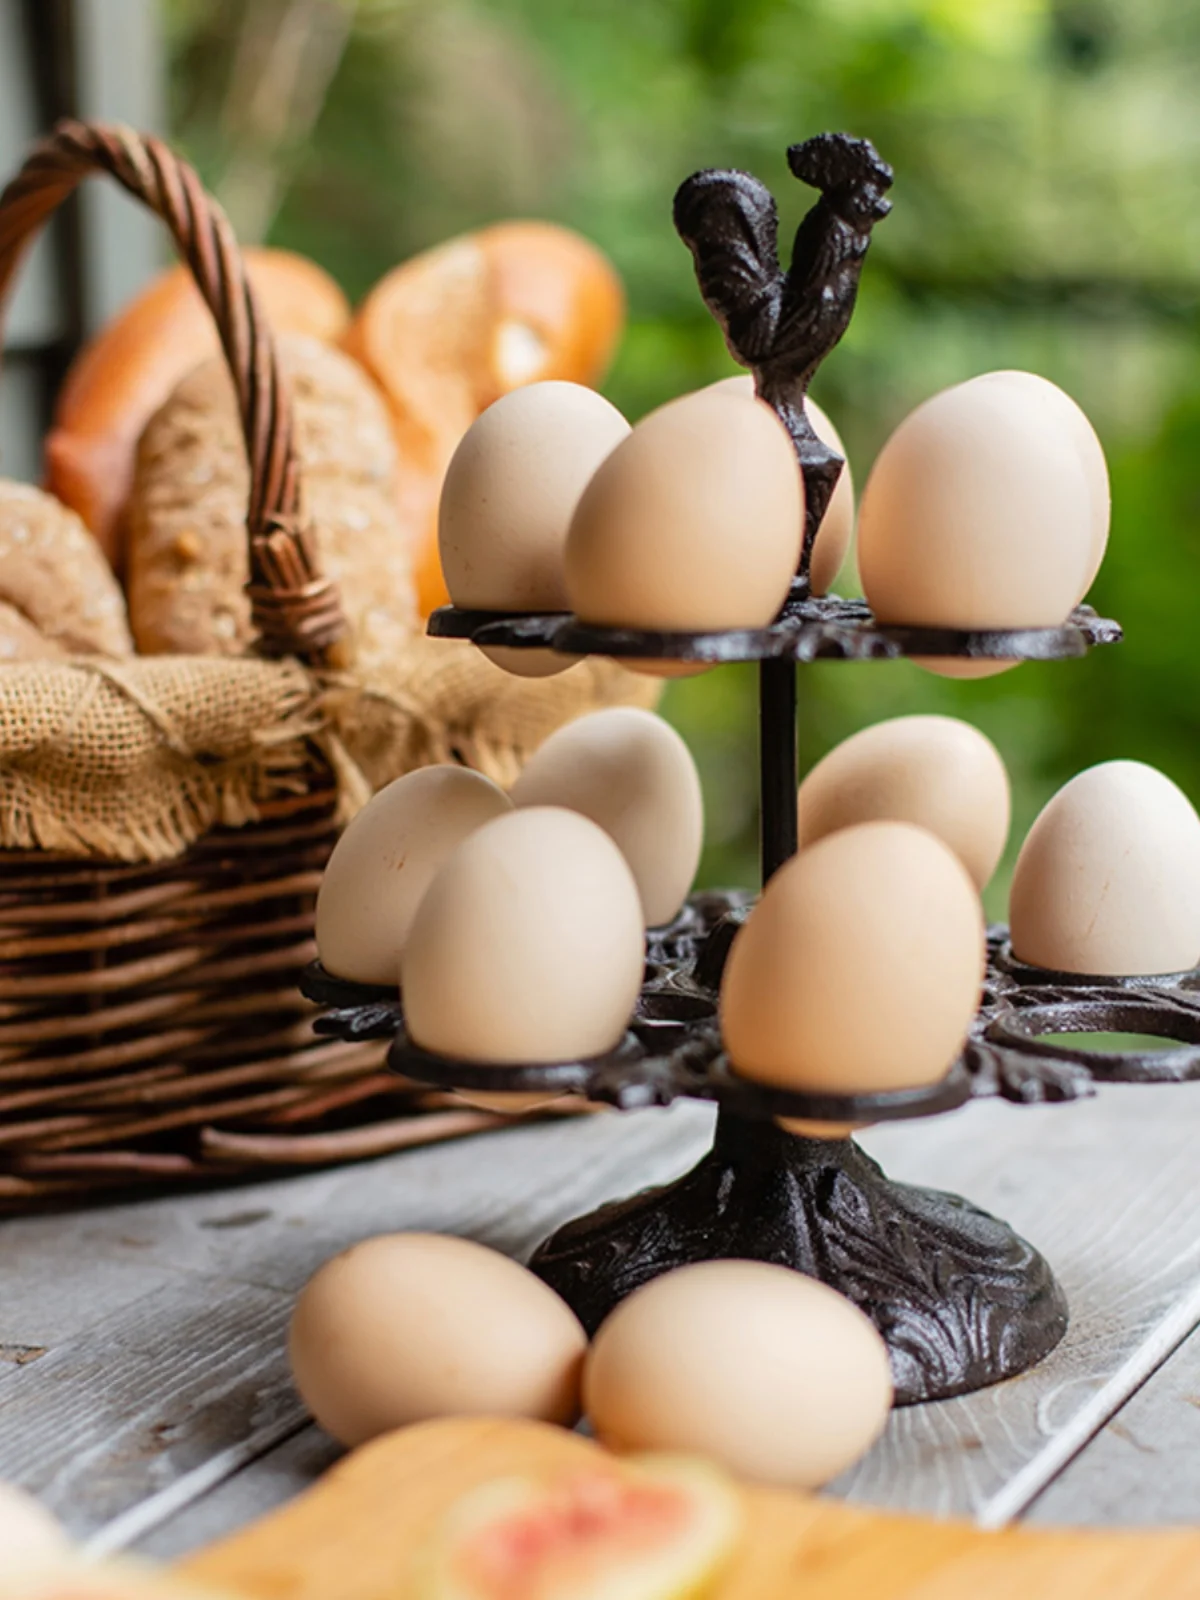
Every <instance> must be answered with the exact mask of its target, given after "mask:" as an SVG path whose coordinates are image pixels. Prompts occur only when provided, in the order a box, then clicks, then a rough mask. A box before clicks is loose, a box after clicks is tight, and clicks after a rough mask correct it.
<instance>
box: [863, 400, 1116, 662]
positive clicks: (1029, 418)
mask: <svg viewBox="0 0 1200 1600" xmlns="http://www.w3.org/2000/svg"><path fill="white" fill-rule="evenodd" d="M1094 543H1095V539H1094V516H1093V503H1092V490H1091V487H1090V485H1089V481H1088V475H1087V473H1086V472H1085V469H1084V465H1083V460H1082V457H1081V455H1080V452H1079V449H1078V447H1077V445H1076V443H1075V442H1074V440H1073V438H1072V436H1071V435H1070V433H1069V432H1068V431H1067V430H1066V428H1064V427H1063V426H1061V425H1058V426H1055V425H1053V423H1052V419H1051V418H1050V416H1049V413H1048V410H1047V407H1046V405H1045V404H1044V403H1043V402H1042V401H1041V400H1039V399H1037V398H1035V397H1032V396H1031V395H1030V394H1029V393H1028V392H1027V389H1026V387H1025V386H1022V385H1020V384H1015V383H1006V382H1000V381H987V382H985V381H982V380H980V379H973V380H971V381H970V382H969V383H962V384H959V385H957V386H956V387H954V388H952V389H945V390H943V391H942V393H940V394H936V395H934V396H933V398H932V399H930V400H926V401H925V403H924V404H923V405H920V406H918V407H917V409H916V410H915V411H913V412H911V413H910V414H909V415H908V416H907V417H906V418H905V419H904V421H903V422H902V423H901V424H900V426H899V427H898V428H897V429H896V430H895V432H894V433H893V434H892V435H891V437H890V438H889V439H888V440H887V442H886V443H885V445H884V447H883V449H882V450H881V451H880V453H879V456H878V459H877V460H876V462H875V465H874V467H873V468H872V470H871V475H870V477H869V478H868V480H867V486H866V489H865V490H864V492H863V497H862V505H861V508H860V511H859V521H858V563H859V571H860V574H861V576H862V583H863V589H864V591H865V593H866V596H867V599H868V601H869V602H870V604H871V608H872V610H873V611H874V613H875V615H876V617H877V618H878V619H879V621H880V622H883V623H895V624H905V625H909V626H919V627H934V628H954V629H967V630H971V629H976V630H984V629H1019V628H1049V627H1057V626H1059V625H1061V624H1062V623H1063V622H1064V621H1065V620H1066V618H1067V617H1068V616H1069V615H1070V613H1071V611H1072V610H1073V608H1074V607H1075V605H1076V603H1077V602H1078V600H1079V597H1080V595H1081V594H1082V592H1083V589H1084V587H1085V586H1086V583H1087V581H1088V572H1089V570H1090V567H1091V562H1092V557H1093V550H1094ZM1012 664H1013V663H1012V662H1011V661H955V660H952V659H938V658H935V657H930V658H927V659H925V660H923V661H922V665H924V666H927V667H929V668H930V669H931V670H932V671H935V672H939V673H942V674H944V675H946V676H952V677H983V676H987V675H989V674H990V673H993V672H999V671H1003V670H1004V669H1005V667H1006V666H1010V665H1012Z"/></svg>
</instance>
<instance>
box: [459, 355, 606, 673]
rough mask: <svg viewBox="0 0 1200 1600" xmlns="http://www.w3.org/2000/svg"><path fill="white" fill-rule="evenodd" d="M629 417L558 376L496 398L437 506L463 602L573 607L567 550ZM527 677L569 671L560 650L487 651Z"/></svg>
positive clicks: (489, 606)
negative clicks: (584, 500) (573, 526)
mask: <svg viewBox="0 0 1200 1600" xmlns="http://www.w3.org/2000/svg"><path fill="white" fill-rule="evenodd" d="M628 434H629V424H628V422H626V420H625V418H624V417H623V416H622V415H621V413H620V412H619V411H618V410H617V409H616V407H615V406H613V405H611V404H610V403H609V402H608V401H607V400H605V399H604V397H603V396H602V395H599V394H597V393H596V392H595V391H594V390H592V389H587V388H585V387H584V386H583V385H582V384H578V383H566V382H562V381H558V380H552V381H548V382H545V383H531V384H527V385H526V386H525V387H523V388H519V389H514V390H513V391H512V392H511V393H510V394H506V395H503V396H502V397H501V398H500V399H499V400H497V401H495V402H494V403H493V404H492V405H490V406H489V407H488V408H487V410H486V411H484V412H483V413H482V414H481V415H480V416H479V417H478V418H477V419H476V421H475V422H474V423H472V425H471V427H470V428H468V430H467V432H466V434H465V435H464V437H463V439H462V441H461V442H460V444H459V446H458V448H457V450H456V451H455V452H454V455H453V457H452V459H451V461H450V465H449V467H448V469H447V471H446V478H445V482H444V483H443V486H442V495H441V502H440V505H439V509H438V547H439V551H440V554H441V562H442V571H443V573H444V574H445V578H446V587H447V589H448V591H449V594H450V598H451V599H452V600H453V602H454V604H455V605H456V606H460V607H462V608H463V609H464V610H475V611H532V612H538V611H565V610H566V609H567V604H568V602H567V592H566V587H565V580H564V576H563V549H564V546H565V543H566V538H567V530H568V528H569V526H570V523H571V518H572V516H573V514H574V511H575V507H576V505H577V504H578V502H579V497H580V495H581V494H582V493H583V491H584V489H585V487H586V486H587V484H588V482H589V480H590V479H591V477H592V474H593V473H594V472H595V470H596V468H597V467H598V466H599V465H600V463H601V462H602V461H603V460H604V459H605V457H606V456H608V455H609V454H610V453H611V452H612V451H613V450H614V449H615V447H616V446H617V445H618V444H620V442H621V441H622V440H623V439H625V438H626V437H628ZM484 653H485V655H487V656H488V657H489V659H490V660H492V661H494V662H495V664H496V665H497V666H500V667H503V668H504V669H505V670H506V671H508V672H513V673H516V674H517V675H518V676H521V677H546V676H549V675H551V674H553V673H556V672H563V671H565V670H566V668H567V667H569V666H571V665H572V661H573V658H572V657H571V656H567V655H561V654H559V653H557V652H556V651H552V650H518V649H511V648H509V649H506V648H496V649H493V648H488V649H485V651H484Z"/></svg>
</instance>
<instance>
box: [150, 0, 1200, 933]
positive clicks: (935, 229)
mask: <svg viewBox="0 0 1200 1600" xmlns="http://www.w3.org/2000/svg"><path fill="white" fill-rule="evenodd" d="M168 15H169V20H170V24H171V34H170V36H171V40H172V69H173V86H174V109H175V131H176V134H177V136H178V137H179V138H180V139H181V140H182V142H183V144H184V146H185V147H186V148H187V149H188V150H189V151H190V152H191V154H192V155H193V157H194V158H195V159H196V160H197V161H198V162H199V164H200V166H201V167H202V169H203V170H204V172H205V174H206V176H207V177H208V178H209V179H210V181H214V182H216V183H217V184H218V185H220V183H221V181H222V178H223V176H225V175H227V174H228V172H229V170H230V168H231V166H232V165H233V164H235V163H236V162H237V161H238V160H241V161H242V162H243V163H244V162H245V160H246V159H247V155H248V154H249V155H250V156H252V155H253V141H254V138H255V137H259V138H261V139H262V141H263V149H262V153H261V160H262V162H263V164H264V165H269V166H270V167H271V169H272V173H273V183H274V188H273V190H272V194H273V196H274V200H275V202H276V203H273V204H272V205H271V206H270V207H269V208H268V210H269V217H268V219H267V220H269V236H270V238H271V239H272V240H273V241H274V242H277V243H279V244H283V245H288V246H291V247H293V248H297V249H300V250H303V251H306V252H308V253H309V254H311V255H313V256H314V257H315V258H317V259H318V260H320V261H321V262H323V263H324V264H325V265H326V266H327V267H329V268H330V269H331V270H332V271H333V272H334V273H335V274H336V275H337V276H338V277H339V278H340V279H341V281H342V282H343V283H344V285H345V286H346V288H347V289H348V290H349V291H350V293H351V294H352V295H357V294H360V293H361V292H363V291H364V290H365V289H367V288H368V287H369V286H370V285H371V283H373V282H374V280H375V279H376V278H377V277H378V276H379V275H380V274H381V273H382V272H384V271H386V270H387V269H388V268H389V267H390V266H392V265H393V264H394V263H395V262H396V261H397V260H399V259H401V258H403V257H405V256H407V255H409V254H411V253H412V252H414V251H416V250H419V249H421V248H423V247H425V246H427V245H430V244H432V243H435V242H437V241H438V240H440V239H442V238H444V237H446V236H448V235H450V234H453V233H456V232H459V231H461V230H464V229H469V228H473V227H476V226H478V225H479V224H481V223H483V222H486V221H489V220H492V219H495V218H498V217H504V216H512V215H537V216H545V217H551V218H555V219H558V220H560V221H563V222H566V223H568V224H570V225H573V226H574V227H577V228H579V229H581V230H582V231H583V232H584V233H586V234H588V235H589V236H590V237H591V238H593V239H594V240H596V241H597V242H598V243H599V244H600V245H601V246H603V247H604V249H606V250H607V251H608V252H609V254H610V255H611V256H612V258H613V259H614V261H615V262H616V263H617V265H618V267H619V268H620V270H621V272H622V273H623V275H624V278H625V281H626V284H627V286H628V291H629V298H630V326H629V331H628V336H627V338H626V341H625V344H624V348H623V350H622V352H621V355H620V358H619V360H618V363H617V366H616V369H615V371H614V372H613V373H612V375H611V378H610V381H609V383H608V385H607V389H608V392H609V394H610V395H611V397H612V398H613V399H614V400H615V402H616V403H617V404H618V405H619V406H621V407H622V409H624V410H625V411H626V413H627V414H629V415H630V416H632V417H636V416H637V415H640V414H641V413H642V412H644V411H645V410H646V409H648V408H649V407H651V406H653V405H655V404H657V403H658V402H660V401H662V400H664V399H666V398H668V397H669V396H671V395H674V394H676V393H678V392H680V391H682V390H685V389H688V388H691V387H695V386H697V385H699V384H701V383H704V382H706V381H708V380H709V379H711V378H715V377H718V376H720V375H722V374H723V373H725V372H726V371H728V370H730V362H729V358H728V357H727V356H726V354H725V352H724V348H723V345H722V342H721V339H720V337H719V335H718V333H717V331H716V329H715V328H714V327H713V325H712V324H711V323H710V321H709V319H708V317H707V314H706V313H705V311H704V310H703V307H702V306H701V304H700V301H699V299H698V296H697V294H696V290H695V286H694V282H693V278H692V272H691V265H690V262H689V258H688V255H687V252H686V251H685V250H684V249H683V247H682V246H681V245H680V243H679V242H678V240H677V239H676V237H675V235H674V233H673V231H672V228H671V221H670V204H671V196H672V193H673V191H674V188H675V186H676V184H677V183H678V182H679V180H680V179H681V178H682V177H684V176H685V175H686V174H687V173H689V172H690V171H692V170H693V169H695V168H697V167H700V166H712V165H722V166H726V165H734V166H743V167H747V168H749V169H751V170H753V171H754V172H756V173H757V174H758V175H759V176H760V177H762V178H763V179H764V180H765V181H766V182H768V183H769V184H770V185H771V187H772V188H773V189H774V190H775V192H776V194H777V195H778V197H779V201H780V209H781V216H782V222H783V225H784V227H783V236H784V237H786V236H787V234H788V232H789V231H790V228H791V227H793V226H794V224H795V223H796V221H798V219H799V217H800V215H801V214H802V212H803V210H804V209H805V206H806V203H807V199H808V198H810V196H809V195H808V194H807V192H805V191H802V190H801V189H800V187H799V186H798V185H797V184H796V183H795V182H794V180H792V179H791V178H790V177H789V176H788V173H787V168H786V164H785V161H784V151H785V149H786V146H787V145H788V144H789V143H791V142H793V141H795V140H797V139H800V138H803V137H806V136H807V135H808V134H810V133H813V132H816V131H818V130H820V129H822V128H845V129H848V130H850V131H852V132H855V133H858V134H863V135H866V136H868V137H870V138H872V139H873V140H874V141H875V143H876V144H877V146H878V147H879V149H880V151H881V152H882V154H883V155H884V156H885V157H886V158H887V159H888V160H890V161H891V162H892V163H893V165H894V166H895V168H896V172H897V181H896V187H895V190H894V200H895V211H894V213H893V215H892V216H891V217H890V218H889V219H888V220H887V222H886V223H884V224H883V225H882V226H881V227H880V228H879V230H878V231H877V234H876V239H875V243H874V245H873V247H872V251H871V255H870V257H869V259H868V263H867V268H866V272H865V275H864V279H863V288H862V294H861V298H860V303H859V310H858V313H857V315H856V318H855V321H854V324H853V327H852V329H851V331H850V333H849V334H848V336H847V338H846V340H845V341H844V343H843V345H842V346H841V347H840V348H839V350H838V351H837V352H836V354H835V355H834V356H833V358H832V359H831V360H830V361H829V362H828V364H827V368H826V369H823V370H822V372H821V374H820V375H819V378H818V381H817V384H816V386H815V391H814V392H815V395H816V398H817V399H819V400H820V402H821V403H822V405H823V406H825V408H826V409H827V410H828V411H829V412H830V413H831V415H832V416H833V418H834V420H835V421H836V423H837V424H838V427H839V428H840V430H841V431H842V434H843V436H844V438H845V439H846V442H847V446H848V450H849V455H850V459H851V463H852V466H853V469H854V473H855V477H856V479H857V480H858V481H859V482H860V483H861V482H862V481H863V479H864V478H865V475H866V472H867V470H868V468H869V466H870V462H871V459H872V457H873V455H874V453H875V452H876V450H877V449H878V447H879V445H880V443H881V442H882V440H883V439H884V438H885V437H886V435H887V433H888V432H889V431H890V429H891V428H892V427H894V426H895V424H896V422H897V421H899V419H900V418H901V416H903V415H904V413H905V412H906V411H907V410H909V409H910V408H911V407H912V406H913V405H914V404H916V403H917V402H918V401H919V400H921V399H923V398H924V397H925V396H926V395H928V394H930V393H932V392H933V391H935V390H936V389H938V388H940V387H942V386H944V385H946V384H947V383H951V382H954V381H957V380H959V379H961V378H964V377H967V376H970V375H971V374H973V373H976V372H980V371H985V370H987V369H989V368H995V367H1027V368H1030V369H1032V370H1035V371H1038V372H1041V373H1043V374H1045V375H1046V376H1047V377H1050V378H1052V379H1054V380H1055V381H1056V382H1059V383H1061V384H1062V385H1063V386H1064V387H1065V388H1066V389H1068V390H1069V391H1070V392H1071V393H1072V394H1073V395H1075V396H1076V398H1077V399H1079V400H1080V402H1081V403H1082V404H1083V405H1084V407H1085V409H1086V410H1087V411H1088V412H1089V414H1090V415H1091V416H1092V418H1093V420H1094V421H1095V423H1096V425H1097V427H1098V429H1099V431H1100V434H1101V437H1102V438H1103V440H1104V443H1105V446H1106V449H1107V452H1108V457H1109V462H1110V466H1111V470H1112V478H1113V489H1114V501H1115V507H1114V519H1113V534H1112V541H1111V544H1110V551H1109V555H1108V559H1107V562H1106V564H1105V568H1104V570H1103V572H1102V573H1101V576H1100V578H1099V580H1098V581H1097V584H1096V586H1095V589H1094V591H1093V595H1092V597H1091V598H1092V599H1093V602H1094V603H1095V604H1096V605H1097V606H1098V607H1099V608H1100V609H1101V610H1102V611H1104V612H1107V613H1109V614H1114V615H1117V616H1119V617H1120V618H1121V619H1122V621H1123V622H1124V623H1125V626H1126V631H1127V643H1126V644H1125V645H1124V646H1123V647H1121V648H1119V649H1114V650H1108V651H1100V652H1096V653H1095V654H1094V655H1093V656H1092V657H1090V658H1089V659H1087V660H1085V661H1083V662H1077V663H1065V664H1058V665H1053V666H1032V665H1027V666H1023V667H1021V668H1019V669H1018V670H1016V671H1013V672H1009V673H1005V674H1003V675H1002V676H999V677H996V678H992V679H990V680H987V681H985V682H974V683H961V682H958V683H952V682H948V681H944V680H942V679H939V678H936V677H933V676H931V675H930V674H928V673H925V672H922V671H921V670H920V669H919V668H917V667H915V666H911V665H909V664H897V665H862V666H846V665H839V664H828V665H823V666H817V667H812V668H809V669H806V670H805V671H804V672H803V675H802V680H801V745H802V758H803V760H804V762H805V764H810V763H811V762H812V761H814V760H816V759H817V758H818V757H819V756H820V755H821V754H822V753H823V752H824V751H825V750H827V749H828V748H829V747H830V746H831V745H833V744H834V743H835V742H837V741H838V740H839V739H841V738H843V737H845V736H846V735H847V734H848V733H850V732H852V731H853V730H855V729H856V728H858V727H860V726H862V725H863V724H865V723H867V722H870V721H874V720H878V719H880V718H883V717H887V716H894V715H898V714H900V713H903V712H908V711H915V710H943V711H948V712H952V713H954V714H957V715H960V716H964V717H966V718H968V719H969V720H971V721H973V722H975V723H976V724H978V725H979V726H980V727H982V728H983V729H984V730H985V731H986V732H987V733H989V734H990V735H991V736H992V737H993V738H994V739H995V740H996V742H997V744H998V745H999V746H1000V748H1001V750H1002V752H1003V754H1004V756H1005V758H1006V759H1007V761H1008V764H1009V767H1010V770H1011V772H1012V776H1013V783H1014V792H1015V820H1014V833H1013V838H1014V848H1015V843H1019V840H1020V838H1021V837H1022V835H1023V832H1024V830H1025V828H1026V827H1027V826H1028V824H1029V822H1030V821H1031V820H1032V817H1033V816H1034V814H1035V813H1036V811H1037V809H1038V807H1039V806H1040V805H1041V804H1042V803H1044V801H1045V800H1046V798H1047V797H1048V796H1049V794H1050V793H1051V792H1052V791H1053V789H1054V788H1055V787H1057V786H1058V785H1059V784H1060V783H1061V782H1063V781H1064V780H1065V779H1066V778H1067V777H1068V776H1069V775H1070V774H1071V773H1072V772H1073V771H1075V770H1076V769H1078V768H1079V767H1081V766H1083V765H1086V764H1088V763H1090V762H1093V761H1098V760H1102V759H1105V758H1107V757H1111V756H1115V755H1127V756H1134V757H1139V758H1142V759H1144V760H1147V761H1150V762H1153V763H1155V764H1156V765H1158V766H1160V767H1162V768H1163V769H1164V770H1166V771H1167V772H1168V773H1170V774H1171V776H1173V777H1174V778H1176V780H1177V781H1179V782H1180V783H1182V784H1183V786H1184V787H1185V788H1187V789H1188V791H1189V792H1190V793H1191V794H1192V795H1193V796H1195V797H1197V798H1200V739H1198V738H1197V731H1198V730H1197V715H1196V697H1197V694H1198V691H1200V653H1198V652H1197V650H1196V648H1195V646H1196V643H1197V642H1198V638H1200V623H1198V622H1197V621H1196V620H1194V619H1193V614H1192V613H1193V607H1194V606H1195V604H1196V590H1197V578H1198V576H1200V325H1198V318H1197V291H1198V289H1200V205H1198V204H1197V196H1198V193H1200V191H1198V189H1197V181H1198V178H1200V97H1198V96H1197V94H1196V89H1195V85H1196V81H1197V74H1198V72H1200V6H1195V5H1186V6H1184V5H1180V4H1178V3H1177V0H359V3H358V4H357V5H351V4H350V3H349V0H168ZM289 27H290V28H291V29H292V35H291V36H289V35H287V32H286V30H287V28H289ZM322 28H324V29H325V30H326V32H325V35H324V37H325V38H326V60H325V62H324V65H323V66H322V63H321V62H320V61H318V62H317V65H316V67H315V69H313V70H312V71H311V72H310V76H309V79H308V80H306V81H302V82H301V84H300V89H299V91H298V92H296V93H295V94H294V96H293V98H294V99H295V100H296V104H297V107H298V113H297V114H296V115H293V116H291V117H290V120H289V116H288V115H286V114H284V112H285V111H286V107H284V111H281V110H280V104H281V103H282V102H281V100H280V97H278V96H275V94H274V85H273V84H272V82H271V73H272V72H279V71H280V70H282V69H281V67H280V63H281V62H282V63H283V66H284V68H286V66H287V63H288V61H289V59H290V58H289V56H288V38H289V37H291V46H292V50H293V55H294V54H295V46H296V41H297V39H300V40H301V41H303V40H308V41H309V42H310V43H311V41H312V40H313V39H316V40H317V43H318V44H319V43H320V39H321V37H322V35H321V29H322ZM256 29H257V33H256V32H255V30H256ZM280 39H282V40H283V44H282V45H280ZM272 41H273V44H272ZM272 49H273V51H274V53H273V54H272ZM256 62H258V63H259V65H260V66H261V72H260V75H259V79H258V80H256V79H255V76H254V74H255V64H256ZM235 69H236V70H235ZM239 74H240V76H239ZM293 77H294V75H293ZM305 82H307V85H308V86H307V88H306V86H305ZM255 83H257V93H258V94H259V95H260V97H262V99H263V104H264V105H265V106H266V107H267V110H268V112H269V113H271V114H268V115H266V116H265V117H260V119H259V123H260V124H263V125H265V126H266V132H263V128H262V126H260V127H259V128H258V131H257V133H256V132H255V128H254V126H253V125H248V124H247V123H246V119H245V117H244V115H242V110H243V108H242V107H240V106H239V103H238V94H239V92H240V93H242V94H243V95H244V94H245V86H246V84H251V85H254V84H255ZM239 84H240V85H242V88H241V90H240V91H239V89H238V85H239ZM306 94H307V99H306V98H305V96H306ZM234 209H235V220H236V206H235V207H234ZM261 211H262V208H261V207H260V213H261ZM251 223H253V218H251ZM251 231H253V226H251ZM852 584H853V577H852V575H849V576H847V575H845V574H844V575H843V581H842V584H841V585H839V587H842V588H847V587H850V586H852ZM1193 629H1195V630H1196V632H1195V633H1194V632H1193ZM666 709H667V711H668V714H669V715H670V716H671V717H672V718H673V719H674V720H675V721H676V722H677V724H678V725H679V726H680V727H681V728H682V729H683V731H684V732H685V734H686V736H687V737H688V738H689V740H690V741H691V743H692V746H693V749H694V750H695V751H696V754H697V757H698V759H699V761H700V763H701V767H702V771H703V775H704V779H705V784H706V791H707V798H708V806H709V844H708V850H707V855H706V859H705V863H704V868H703V873H704V878H705V881H707V882H715V881H743V882H748V881H753V878H754V874H755V866H754V856H755V830H756V819H755V794H756V778H755V760H756V756H755V715H754V711H755V686H754V675H753V671H752V670H751V669H737V668H734V669H724V670H722V671H718V672H713V673H709V674H707V675H705V676H703V677H701V678H696V679H692V680H690V681H687V682H684V683H681V684H676V685H674V686H672V688H671V689H670V690H669V691H668V695H667V699H666ZM1012 853H1013V852H1012V851H1010V862H1011V855H1012ZM1006 871H1007V867H1006ZM1006 871H1005V872H1002V873H1001V875H1000V878H999V880H998V882H997V884H996V885H995V886H994V887H993V890H992V892H991V899H992V904H991V906H990V909H991V910H992V911H993V912H994V913H999V912H1001V911H1002V909H1003V895H1004V882H1005V879H1006Z"/></svg>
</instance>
